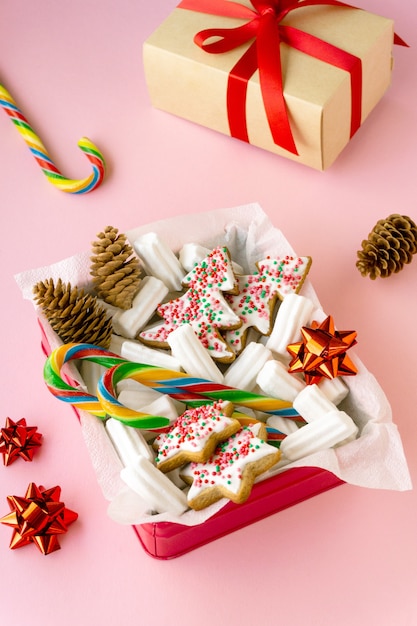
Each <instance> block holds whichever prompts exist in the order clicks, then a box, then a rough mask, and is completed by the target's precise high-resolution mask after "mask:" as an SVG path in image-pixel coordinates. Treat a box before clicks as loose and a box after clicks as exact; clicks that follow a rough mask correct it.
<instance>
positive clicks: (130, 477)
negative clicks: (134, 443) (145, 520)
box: [120, 456, 188, 515]
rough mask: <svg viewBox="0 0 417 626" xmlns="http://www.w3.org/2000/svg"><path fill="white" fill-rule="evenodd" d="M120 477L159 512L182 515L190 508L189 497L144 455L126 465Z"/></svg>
mask: <svg viewBox="0 0 417 626" xmlns="http://www.w3.org/2000/svg"><path fill="white" fill-rule="evenodd" d="M120 478H121V479H122V480H123V482H124V483H126V485H127V486H128V487H130V489H132V490H133V491H134V492H135V493H137V494H138V495H139V496H140V497H141V498H142V499H143V500H145V502H147V503H148V505H149V507H150V508H151V509H152V510H153V511H156V512H157V513H173V514H175V515H181V513H184V511H186V510H187V509H188V504H187V497H186V495H185V494H184V493H183V492H182V491H181V489H179V488H178V487H177V486H176V485H174V483H173V482H171V480H170V479H169V478H168V477H167V476H166V475H165V474H163V473H162V472H160V471H159V469H157V468H156V467H155V465H153V464H152V463H151V462H150V461H148V460H147V459H145V458H144V457H141V456H140V457H138V458H137V461H136V463H135V465H134V466H129V467H124V468H123V469H122V471H121V472H120Z"/></svg>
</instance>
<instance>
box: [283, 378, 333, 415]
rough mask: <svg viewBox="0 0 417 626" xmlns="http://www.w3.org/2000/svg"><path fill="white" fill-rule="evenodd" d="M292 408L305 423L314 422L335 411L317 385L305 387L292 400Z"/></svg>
mask: <svg viewBox="0 0 417 626" xmlns="http://www.w3.org/2000/svg"><path fill="white" fill-rule="evenodd" d="M293 407H294V409H295V410H296V411H297V413H299V414H300V415H301V417H303V418H304V419H305V421H306V422H314V421H315V420H317V419H321V418H322V417H323V415H325V414H326V413H330V412H332V411H335V410H336V409H337V407H336V405H335V404H333V402H331V400H329V398H328V397H327V396H326V394H325V393H323V391H322V390H321V389H320V388H319V387H318V385H306V386H305V387H304V389H303V390H302V391H300V393H299V394H298V395H297V397H296V398H294V400H293Z"/></svg>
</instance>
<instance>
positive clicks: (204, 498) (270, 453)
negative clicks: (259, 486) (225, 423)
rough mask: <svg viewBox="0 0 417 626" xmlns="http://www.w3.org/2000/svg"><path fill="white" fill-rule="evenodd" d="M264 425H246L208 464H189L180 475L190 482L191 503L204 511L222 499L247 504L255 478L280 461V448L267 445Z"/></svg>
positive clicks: (214, 454)
mask: <svg viewBox="0 0 417 626" xmlns="http://www.w3.org/2000/svg"><path fill="white" fill-rule="evenodd" d="M266 437H267V433H266V429H265V426H264V425H263V424H256V425H255V426H254V427H252V426H243V427H242V428H241V429H240V430H239V431H238V432H237V433H235V434H234V435H232V436H231V437H230V438H229V439H228V440H227V441H224V442H223V443H221V444H219V445H218V446H217V448H216V450H215V451H214V453H213V455H212V456H211V457H210V458H209V459H208V461H207V462H205V463H190V464H189V465H187V466H186V467H185V468H183V469H182V470H181V472H180V474H181V478H182V479H183V480H184V481H185V482H187V483H189V484H190V485H191V486H190V489H189V492H188V495H187V499H188V504H189V506H190V507H191V508H192V509H195V510H197V511H198V510H201V509H203V508H205V507H207V506H210V505H211V504H213V503H214V502H217V501H218V500H220V499H222V498H229V499H230V500H232V501H233V502H236V503H238V504H239V503H242V502H245V501H246V500H247V499H248V497H249V495H250V492H251V490H252V486H253V483H254V482H255V479H256V477H257V476H259V475H260V474H263V473H264V472H266V471H267V470H268V469H270V468H271V467H272V466H273V465H275V464H276V463H278V461H279V460H280V458H281V453H280V451H279V449H277V448H276V447H275V446H272V445H270V444H268V443H266Z"/></svg>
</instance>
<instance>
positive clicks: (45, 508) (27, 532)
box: [0, 483, 78, 555]
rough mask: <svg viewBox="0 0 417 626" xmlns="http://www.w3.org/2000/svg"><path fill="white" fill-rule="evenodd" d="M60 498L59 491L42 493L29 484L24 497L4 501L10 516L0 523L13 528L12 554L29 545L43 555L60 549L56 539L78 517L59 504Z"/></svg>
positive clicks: (44, 490) (9, 497)
mask: <svg viewBox="0 0 417 626" xmlns="http://www.w3.org/2000/svg"><path fill="white" fill-rule="evenodd" d="M60 495H61V488H60V487H52V488H51V489H45V488H44V487H42V486H40V487H37V486H36V485H35V483H30V484H29V486H28V488H27V491H26V494H25V496H24V497H19V496H8V497H7V501H8V503H9V507H10V510H11V513H9V514H8V515H5V516H4V517H2V518H0V523H2V524H5V525H6V526H11V527H12V528H13V535H12V539H11V542H10V548H11V549H12V550H14V549H16V548H21V547H23V546H26V545H28V544H29V543H31V542H33V543H34V544H35V545H36V547H37V548H38V549H39V550H40V551H41V552H42V554H45V555H46V554H50V553H51V552H55V550H59V549H60V548H61V546H60V545H59V541H58V535H62V534H64V533H66V532H67V529H68V526H69V525H70V524H72V523H73V522H75V520H76V519H77V518H78V514H77V513H75V512H74V511H71V510H70V509H67V508H66V507H65V505H64V503H63V502H60V501H59V498H60Z"/></svg>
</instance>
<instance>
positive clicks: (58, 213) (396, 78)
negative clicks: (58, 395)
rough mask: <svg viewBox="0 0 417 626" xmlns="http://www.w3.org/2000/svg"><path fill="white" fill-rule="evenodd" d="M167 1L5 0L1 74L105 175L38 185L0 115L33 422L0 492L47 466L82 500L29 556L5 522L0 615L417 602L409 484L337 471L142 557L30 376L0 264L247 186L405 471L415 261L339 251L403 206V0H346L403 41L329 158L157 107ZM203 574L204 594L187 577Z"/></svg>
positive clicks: (29, 263) (4, 252) (72, 173)
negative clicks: (94, 151) (150, 78)
mask: <svg viewBox="0 0 417 626" xmlns="http://www.w3.org/2000/svg"><path fill="white" fill-rule="evenodd" d="M175 4H176V3H175V1H174V0H154V1H153V2H144V1H140V0H137V1H136V2H133V1H132V0H117V2H116V0H113V1H112V0H100V2H99V1H98V0H72V1H71V2H66V3H64V2H56V1H53V0H35V1H33V2H28V1H27V0H2V3H1V8H0V81H1V82H2V83H3V84H4V85H5V86H6V87H7V88H8V89H9V90H10V92H11V93H12V94H13V95H14V97H15V99H16V100H17V102H18V103H19V105H20V106H21V108H22V109H23V111H24V112H25V114H26V116H27V117H28V118H29V120H30V122H31V123H32V125H33V127H34V128H35V129H36V130H37V132H38V134H39V135H40V136H41V137H42V139H43V141H44V143H45V144H46V145H47V146H48V147H49V149H50V152H51V154H52V156H53V158H54V159H55V160H56V162H57V164H58V165H59V166H60V167H61V169H62V170H63V172H64V173H65V175H67V176H69V177H73V178H81V177H83V176H85V175H87V174H88V172H89V170H88V169H87V168H88V165H87V164H86V162H85V158H84V157H83V155H82V154H81V153H80V152H79V150H78V148H77V145H76V142H77V140H78V139H79V138H80V137H81V136H82V135H87V136H89V137H90V138H91V139H92V140H93V141H95V142H96V143H97V144H98V145H99V146H100V148H101V150H102V151H103V153H104V154H105V156H106V159H107V163H108V178H107V180H106V182H105V184H103V186H102V187H101V188H100V189H98V190H96V191H94V192H93V193H92V194H89V195H86V196H72V195H68V194H64V193H61V192H60V191H58V190H56V189H55V188H54V187H53V186H51V185H49V184H48V182H47V181H46V180H45V178H44V177H43V175H42V173H41V172H40V170H39V168H38V167H37V166H36V164H35V162H34V160H33V158H32V156H31V155H30V153H29V151H28V150H27V148H26V147H25V145H24V143H23V141H22V140H21V138H20V137H19V136H18V133H17V132H16V130H15V129H14V128H13V126H12V124H11V123H10V121H9V120H8V119H7V117H6V116H5V115H4V114H0V137H1V140H0V190H1V195H0V198H1V200H0V201H1V237H2V244H1V246H0V255H1V264H0V267H1V270H0V271H1V290H2V307H1V309H0V311H1V313H0V314H1V321H0V325H1V328H2V354H3V357H2V403H1V414H0V425H2V423H4V421H5V418H6V417H7V416H9V417H11V418H12V419H14V420H18V419H20V418H21V417H26V419H27V421H28V423H29V424H31V425H34V424H35V425H37V426H38V428H39V430H40V432H42V433H43V435H44V444H43V446H42V448H41V450H40V452H39V454H38V455H37V456H36V457H35V459H34V461H33V462H32V463H24V462H23V461H18V462H16V463H15V464H14V465H12V466H10V467H3V466H0V516H1V515H5V514H6V513H7V512H8V506H7V502H6V496H7V495H12V494H13V495H24V492H25V490H26V487H27V484H28V483H29V482H31V481H33V482H35V483H37V484H42V485H44V486H46V487H52V486H55V485H60V486H61V488H62V499H63V500H64V501H65V504H66V506H67V507H69V508H72V509H74V510H76V511H77V512H78V513H79V520H78V521H77V522H76V523H75V524H74V525H73V526H72V527H70V530H69V532H68V533H67V534H66V535H64V536H63V537H62V539H61V546H62V549H61V550H60V551H58V552H56V553H54V554H52V555H50V556H48V557H43V556H42V555H41V554H40V553H39V552H38V551H37V550H36V548H35V547H34V546H28V547H25V548H23V549H20V550H16V551H11V550H9V548H8V543H9V540H10V535H11V530H10V529H9V528H7V527H6V526H3V525H1V526H0V594H1V595H0V597H1V599H2V603H1V620H2V622H3V623H7V624H18V623H19V624H20V623H25V622H30V623H31V624H32V625H33V626H35V625H36V626H37V625H38V624H39V625H40V624H42V625H45V624H47V623H48V624H49V623H57V624H60V625H61V626H67V625H69V624H79V625H80V626H84V625H87V624H100V623H103V624H115V623H117V624H126V625H129V626H130V625H133V624H138V623H142V624H153V625H155V626H159V625H163V624H167V623H170V624H181V623H183V622H184V623H187V622H188V623H191V622H195V623H199V624H201V625H206V624H212V623H215V622H216V621H217V623H221V624H226V623H230V624H245V625H246V624H248V625H252V624H277V623H281V622H283V623H291V624H296V625H297V626H305V625H314V626H334V625H335V624H337V625H338V626H345V625H348V624H349V625H358V626H362V625H365V624H369V623H375V624H379V626H391V625H392V624H401V626H409V625H410V626H411V625H414V624H416V623H417V599H416V595H415V589H416V583H417V566H416V561H417V495H416V493H415V492H414V491H408V492H402V493H398V492H388V491H383V490H381V491H370V490H366V489H361V488H357V487H352V486H346V485H344V486H342V487H339V488H337V489H335V490H333V491H331V492H328V493H326V494H324V495H321V496H318V497H316V498H314V499H312V500H309V501H307V502H304V503H302V504H299V505H297V506H295V507H293V508H291V509H288V510H286V511H284V512H282V513H279V514H277V515H273V516H271V517H269V518H268V519H265V520H263V521H261V522H258V523H256V524H254V525H253V526H250V527H247V528H245V529H243V530H241V531H239V532H236V533H234V534H232V535H229V536H227V537H225V538H223V539H220V540H218V541H215V542H213V543H211V544H210V545H207V546H205V547H203V548H201V549H199V550H197V551H194V552H192V553H190V554H189V555H187V556H183V557H181V558H179V559H176V560H173V561H166V562H164V561H156V560H154V559H152V558H150V557H149V556H148V555H146V554H145V553H144V552H143V550H142V549H141V547H140V545H139V543H138V541H137V539H136V537H135V534H134V533H133V531H132V530H131V529H130V528H129V527H124V526H118V525H116V524H115V523H114V522H112V521H111V520H109V519H108V517H107V516H106V507H107V504H106V502H105V501H104V499H103V498H102V496H101V493H100V490H99V487H98V485H97V483H96V481H95V477H94V474H93V470H92V467H91V465H90V461H89V458H88V456H87V452H86V450H85V448H84V446H83V442H82V440H81V435H80V431H79V426H78V424H77V421H76V419H75V418H74V416H73V413H72V411H71V410H70V409H68V408H67V407H66V406H64V405H62V404H61V403H59V402H57V401H56V400H55V399H54V398H53V397H52V396H51V395H50V394H49V393H48V391H47V390H46V389H45V387H44V383H43V378H42V366H43V361H44V359H43V355H42V354H41V351H40V344H39V339H40V338H39V332H38V328H37V324H36V321H35V316H34V311H33V308H32V306H31V305H30V304H29V303H28V302H26V301H23V300H22V298H21V294H20V291H19V289H18V287H17V286H16V283H15V281H14V278H13V275H14V274H16V273H18V272H20V271H23V270H26V269H29V268H31V267H38V266H41V265H47V264H50V263H52V262H55V261H58V260H60V259H62V258H65V257H67V256H71V255H73V254H75V253H77V252H79V251H82V250H85V249H89V246H90V242H91V241H92V240H93V239H94V238H95V235H96V233H97V232H99V231H100V230H102V229H103V228H104V227H105V226H106V225H107V224H112V225H114V226H116V227H118V228H119V229H120V230H121V231H124V230H128V229H130V228H133V227H135V226H138V225H140V224H142V223H146V222H148V221H153V220H154V219H159V218H165V217H168V216H173V215H176V214H188V215H189V216H190V220H192V215H193V214H194V213H196V212H200V211H206V210H211V209H216V208H221V207H230V206H236V205H239V204H246V203H249V202H252V201H258V202H259V203H260V204H261V205H262V207H263V208H264V210H265V211H266V212H267V213H268V215H269V216H270V218H271V220H272V221H273V223H274V224H275V225H276V226H277V227H279V228H280V229H282V231H283V232H284V234H285V235H286V237H287V238H288V239H289V241H290V242H291V243H292V245H293V247H294V248H295V250H296V251H297V252H298V253H299V254H308V255H311V256H312V257H313V266H312V269H311V274H310V276H311V278H312V281H313V284H314V286H315V287H316V290H317V292H318V294H319V297H320V299H321V301H322V304H323V307H324V308H325V310H326V311H327V312H329V313H331V314H332V315H333V316H334V317H335V320H336V323H337V324H338V326H339V327H340V328H354V329H355V330H357V332H358V339H359V344H358V348H357V352H358V354H359V356H360V357H361V359H362V360H363V361H364V362H365V364H366V365H367V367H368V368H369V369H370V370H371V371H372V372H373V373H374V374H375V376H376V377H377V379H378V380H379V382H380V383H381V385H382V387H383V388H384V390H385V391H386V394H387V396H388V398H389V400H390V402H391V404H392V408H393V412H394V418H395V422H396V424H397V425H398V428H399V430H400V433H401V436H402V439H403V443H404V448H405V451H406V455H407V458H408V462H409V467H410V472H411V475H412V478H414V477H415V476H416V473H417V461H416V458H417V455H416V451H417V419H416V406H417V385H416V369H415V362H414V356H415V354H416V351H417V338H416V335H415V327H414V324H415V319H416V315H415V311H416V308H417V289H416V285H417V260H415V261H414V263H411V264H410V265H409V266H407V267H406V268H405V269H404V270H403V271H402V272H401V273H399V274H398V275H395V276H392V277H391V278H389V279H386V280H379V281H374V282H373V281H371V280H369V279H366V278H362V277H361V276H360V274H359V272H358V271H357V269H356V267H355V262H356V251H357V249H358V248H359V247H360V244H361V241H362V239H363V238H365V237H366V236H367V235H368V233H369V231H370V230H371V229H372V227H373V226H374V224H375V223H376V221H377V220H378V219H380V218H384V217H387V216H388V215H390V214H391V213H393V212H399V213H402V214H406V215H409V216H411V217H412V218H413V219H415V220H416V219H417V210H416V205H415V188H416V187H415V184H416V182H415V179H416V165H417V159H416V145H415V139H416V132H417V108H416V101H417V83H416V71H415V67H416V62H417V57H416V54H417V53H416V45H415V44H416V42H415V33H416V32H417V17H416V15H417V14H416V11H415V9H414V8H413V7H412V4H411V3H409V2H403V3H399V2H396V1H395V0H362V2H361V3H360V4H361V7H363V8H365V9H368V10H370V11H374V12H376V13H379V14H381V15H385V16H387V17H391V18H393V19H394V20H395V22H396V30H397V32H398V33H399V34H400V35H401V36H402V37H403V38H404V39H405V40H406V41H408V43H409V44H410V45H411V47H410V49H404V48H399V47H396V48H395V51H394V54H395V71H394V75H393V82H392V86H391V88H390V90H389V91H388V92H387V94H386V95H385V97H384V99H383V100H382V101H381V103H380V104H379V105H378V107H377V108H376V110H375V111H374V112H373V114H372V116H371V117H370V118H369V119H368V120H367V122H366V123H365V124H364V126H363V127H362V128H361V129H360V131H359V133H358V134H357V135H356V136H355V138H354V140H353V141H352V142H351V143H350V145H349V146H348V147H347V149H346V150H345V151H344V152H343V153H342V155H341V156H340V157H339V159H338V160H337V161H336V163H335V164H334V165H333V167H332V168H331V169H330V170H328V171H327V172H326V173H319V172H316V171H313V170H309V169H307V168H305V167H303V166H300V165H297V164H294V163H292V162H290V161H286V160H285V159H282V158H280V157H277V156H274V155H272V154H269V153H266V152H263V151H261V150H258V149H256V148H253V147H251V146H249V145H245V144H242V143H240V142H238V141H235V140H232V139H230V138H227V137H224V136H222V135H219V134H216V133H214V132H212V131H209V130H207V129H204V128H200V127H198V126H196V125H194V124H191V123H188V122H186V121H183V120H180V119H176V118H175V117H173V116H171V115H169V114H166V113H163V112H160V111H157V110H153V109H152V108H151V106H150V104H149V100H148V96H147V91H146V86H145V82H144V75H143V69H142V57H141V54H142V53H141V50H142V43H143V41H144V40H145V38H146V37H147V36H148V35H149V34H150V33H151V32H152V31H153V30H154V28H155V27H156V26H157V25H158V24H159V23H160V22H161V21H162V20H163V19H164V17H165V16H166V15H167V14H168V13H169V12H170V10H171V9H172V8H174V6H175ZM200 594H201V595H200Z"/></svg>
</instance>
